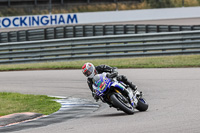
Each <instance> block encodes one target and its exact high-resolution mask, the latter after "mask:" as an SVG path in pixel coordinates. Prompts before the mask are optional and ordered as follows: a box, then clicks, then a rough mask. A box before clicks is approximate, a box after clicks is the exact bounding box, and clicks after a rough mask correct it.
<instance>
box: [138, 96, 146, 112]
mask: <svg viewBox="0 0 200 133" xmlns="http://www.w3.org/2000/svg"><path fill="white" fill-rule="evenodd" d="M148 107H149V105H148V104H147V102H146V100H145V99H144V98H139V99H138V103H137V106H136V109H137V110H139V111H146V110H147V109H148Z"/></svg>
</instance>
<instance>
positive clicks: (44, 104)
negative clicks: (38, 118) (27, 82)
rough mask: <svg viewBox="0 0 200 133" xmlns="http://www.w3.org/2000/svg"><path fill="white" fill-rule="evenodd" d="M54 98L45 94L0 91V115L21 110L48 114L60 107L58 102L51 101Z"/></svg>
mask: <svg viewBox="0 0 200 133" xmlns="http://www.w3.org/2000/svg"><path fill="white" fill-rule="evenodd" d="M54 99H55V98H53V97H48V96H45V95H29V94H28V95H27V94H19V93H9V92H0V101H1V102H0V116H4V115H8V114H12V113H21V112H35V113H41V114H44V115H48V114H51V113H53V112H56V111H57V110H59V108H60V107H61V105H60V104H59V103H57V102H55V101H53V100H54Z"/></svg>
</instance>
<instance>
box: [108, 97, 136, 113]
mask: <svg viewBox="0 0 200 133" xmlns="http://www.w3.org/2000/svg"><path fill="white" fill-rule="evenodd" d="M110 100H111V102H112V104H113V105H114V106H115V107H116V108H119V109H120V110H122V111H124V112H125V113H127V114H134V108H133V107H132V106H131V104H130V103H129V102H128V100H127V99H126V98H125V97H124V96H122V95H120V94H118V93H114V94H112V95H111V96H110Z"/></svg>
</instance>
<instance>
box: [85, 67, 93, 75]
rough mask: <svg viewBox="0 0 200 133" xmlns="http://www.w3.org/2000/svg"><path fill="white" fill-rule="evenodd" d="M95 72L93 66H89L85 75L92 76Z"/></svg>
mask: <svg viewBox="0 0 200 133" xmlns="http://www.w3.org/2000/svg"><path fill="white" fill-rule="evenodd" d="M92 72H93V67H89V68H88V70H87V71H85V72H83V74H84V75H85V76H87V77H88V76H90V75H91V74H92Z"/></svg>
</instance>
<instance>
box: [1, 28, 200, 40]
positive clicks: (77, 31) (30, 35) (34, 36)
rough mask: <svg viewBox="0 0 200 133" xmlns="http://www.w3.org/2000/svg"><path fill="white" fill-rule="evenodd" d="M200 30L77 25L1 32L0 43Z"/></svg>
mask: <svg viewBox="0 0 200 133" xmlns="http://www.w3.org/2000/svg"><path fill="white" fill-rule="evenodd" d="M192 30H200V26H198V25H193V26H185V25H75V26H65V27H54V28H45V29H34V30H23V31H11V32H0V43H6V42H23V41H36V40H49V39H60V38H75V37H89V36H104V35H122V34H143V33H158V32H159V33H160V32H174V31H192Z"/></svg>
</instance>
